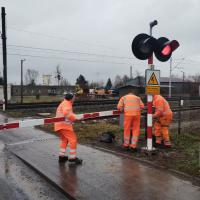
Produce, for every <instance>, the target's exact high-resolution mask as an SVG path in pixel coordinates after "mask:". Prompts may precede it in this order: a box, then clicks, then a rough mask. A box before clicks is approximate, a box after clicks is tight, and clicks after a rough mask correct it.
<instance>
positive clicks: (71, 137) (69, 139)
mask: <svg viewBox="0 0 200 200" xmlns="http://www.w3.org/2000/svg"><path fill="white" fill-rule="evenodd" d="M74 100H75V96H74V95H73V94H72V93H66V94H65V97H64V100H63V101H62V102H61V103H60V105H59V106H58V108H57V110H56V117H65V118H66V119H65V121H63V122H56V123H55V125H54V130H55V131H56V132H57V133H58V134H59V136H60V151H59V160H58V161H59V162H60V163H63V162H66V161H67V160H68V161H69V162H70V163H75V164H81V163H82V160H81V159H79V158H77V157H76V148H77V137H76V133H75V132H74V130H73V126H72V122H74V121H75V120H76V116H75V114H74V113H73V110H72V105H73V102H74ZM68 144H69V145H70V151H69V158H68V156H65V152H66V148H67V145H68Z"/></svg>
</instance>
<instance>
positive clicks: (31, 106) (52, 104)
mask: <svg viewBox="0 0 200 200" xmlns="http://www.w3.org/2000/svg"><path fill="white" fill-rule="evenodd" d="M176 100H177V98H173V99H170V100H169V101H176ZM184 100H189V98H186V99H184ZM191 100H196V99H191ZM198 100H199V99H198ZM117 102H118V100H117V99H114V100H89V101H86V100H82V101H75V102H74V107H83V106H91V107H92V106H102V105H105V106H106V105H117ZM59 103H60V102H43V103H23V104H19V103H15V104H8V107H7V109H9V110H18V109H40V108H42V109H43V108H56V107H57V106H58V105H59ZM0 109H2V105H0ZM172 109H173V111H177V110H178V109H179V106H174V107H173V106H172ZM195 109H200V105H189V106H186V107H185V106H183V107H181V110H195Z"/></svg>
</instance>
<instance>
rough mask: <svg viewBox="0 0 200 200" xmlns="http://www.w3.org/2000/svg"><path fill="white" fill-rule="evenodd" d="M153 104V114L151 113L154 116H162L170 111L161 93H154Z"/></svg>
mask: <svg viewBox="0 0 200 200" xmlns="http://www.w3.org/2000/svg"><path fill="white" fill-rule="evenodd" d="M153 106H154V107H155V114H154V115H153V117H154V118H156V117H164V116H166V115H168V114H171V113H172V111H171V109H170V105H169V103H168V102H167V101H166V99H165V98H164V97H162V96H161V95H154V97H153Z"/></svg>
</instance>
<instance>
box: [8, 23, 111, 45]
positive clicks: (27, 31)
mask: <svg viewBox="0 0 200 200" xmlns="http://www.w3.org/2000/svg"><path fill="white" fill-rule="evenodd" d="M8 29H10V30H14V31H19V32H24V33H29V34H34V35H39V36H42V37H47V38H54V39H57V40H66V41H70V42H75V43H79V44H83V45H86V46H95V47H99V48H104V49H105V48H106V49H115V48H114V47H108V46H104V45H99V44H92V43H88V42H85V41H80V40H74V39H70V38H67V37H58V36H55V35H48V34H44V33H38V32H33V31H29V30H24V29H19V28H14V27H10V26H9V27H8Z"/></svg>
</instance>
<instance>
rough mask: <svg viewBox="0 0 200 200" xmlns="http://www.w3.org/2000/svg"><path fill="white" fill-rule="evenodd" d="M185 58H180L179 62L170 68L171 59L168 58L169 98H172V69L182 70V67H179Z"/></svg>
mask: <svg viewBox="0 0 200 200" xmlns="http://www.w3.org/2000/svg"><path fill="white" fill-rule="evenodd" d="M184 59H185V58H181V61H180V62H179V63H178V64H177V65H176V66H175V67H172V57H170V69H169V95H168V96H169V98H171V96H172V71H173V70H174V69H183V68H182V67H179V65H180V64H181V63H182V62H183V61H184Z"/></svg>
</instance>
